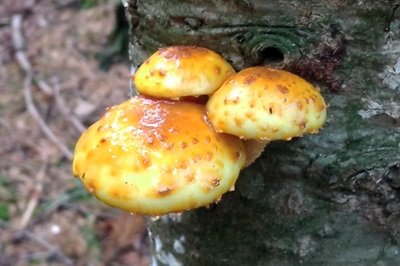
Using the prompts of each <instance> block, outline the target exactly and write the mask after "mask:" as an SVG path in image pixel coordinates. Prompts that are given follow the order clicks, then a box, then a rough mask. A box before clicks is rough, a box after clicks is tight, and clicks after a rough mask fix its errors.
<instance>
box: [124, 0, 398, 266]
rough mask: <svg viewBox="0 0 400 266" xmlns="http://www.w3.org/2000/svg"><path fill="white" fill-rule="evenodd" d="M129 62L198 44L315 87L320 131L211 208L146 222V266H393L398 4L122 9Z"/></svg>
mask: <svg viewBox="0 0 400 266" xmlns="http://www.w3.org/2000/svg"><path fill="white" fill-rule="evenodd" d="M127 4H128V5H127V13H128V14H129V19H130V22H131V41H130V55H131V62H132V64H133V65H134V66H138V65H140V64H141V63H142V62H143V61H144V60H145V59H146V58H147V57H148V56H149V55H150V54H151V53H153V52H154V51H155V50H156V49H157V48H159V47H163V46H168V45H176V44H187V45H198V46H204V47H208V48H211V49H212V50H215V51H217V52H219V53H220V54H222V55H223V56H224V57H225V58H226V59H227V60H229V62H231V63H232V65H233V66H234V67H235V68H236V70H240V69H242V68H244V67H247V66H253V65H272V66H275V67H279V68H284V69H288V70H290V71H292V72H295V73H298V74H300V75H302V76H303V77H304V78H306V79H308V80H309V81H310V82H312V83H314V84H316V85H318V86H320V88H321V92H322V94H323V95H324V96H325V98H326V99H327V102H328V104H329V108H328V119H327V123H326V126H325V127H324V129H323V130H321V131H320V132H319V134H316V135H310V136H305V137H303V138H301V139H294V140H292V141H290V142H274V143H272V144H270V145H269V146H267V148H266V150H265V151H264V153H263V155H262V157H261V158H259V159H258V160H257V161H256V162H255V163H254V164H253V165H251V166H250V167H248V168H247V169H245V170H244V171H242V173H241V175H240V177H239V179H238V181H237V185H236V190H235V191H234V192H230V193H227V194H225V195H224V196H223V198H222V201H221V202H220V203H218V204H214V205H212V206H210V207H209V208H200V209H196V210H193V211H188V212H185V213H183V214H181V215H176V214H171V215H165V216H163V217H161V218H160V219H159V220H157V221H150V220H149V223H148V226H149V232H150V238H151V244H152V251H153V258H152V261H153V264H152V265H191V266H193V265H400V195H399V188H400V7H399V5H400V2H399V1H393V0H375V1H369V0H359V1H355V0H353V1H351V0H331V1H327V0H326V1H320V0H310V1H301V0H280V1H278V0H276V1H272V0H270V1H267V0H264V1H263V0H236V1H235V0H225V1H223V0H213V1H205V0H203V1H202V0H185V1H182V0H169V1H160V0H146V1H134V0H130V1H129V0H128V2H127Z"/></svg>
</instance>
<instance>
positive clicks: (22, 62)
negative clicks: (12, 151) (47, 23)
mask: <svg viewBox="0 0 400 266" xmlns="http://www.w3.org/2000/svg"><path fill="white" fill-rule="evenodd" d="M22 18H23V17H22V15H21V14H16V15H14V16H13V17H12V18H11V29H12V37H13V43H14V49H15V59H16V60H17V62H18V64H19V66H20V67H21V69H22V70H23V71H24V72H25V79H24V91H23V92H24V97H25V104H26V107H27V109H28V111H29V113H30V114H31V115H32V117H33V118H34V119H35V120H36V122H37V123H38V125H39V127H40V129H41V130H42V132H43V133H44V134H45V135H46V136H47V138H48V139H50V140H51V141H52V142H53V143H54V144H55V145H56V146H57V147H58V148H59V149H60V151H61V152H62V153H63V155H64V156H65V157H66V158H67V159H68V160H70V161H71V160H72V157H73V155H72V152H71V151H70V150H69V149H68V147H67V146H66V145H65V144H64V143H62V142H61V141H60V139H59V138H58V137H57V136H56V135H55V134H54V133H53V131H52V130H51V129H50V128H49V127H48V126H47V124H46V122H45V121H44V120H43V118H42V117H41V115H40V114H39V111H38V110H37V108H36V106H35V104H34V102H33V99H32V92H31V87H32V81H33V78H34V74H33V70H32V66H31V63H30V62H29V60H28V57H27V56H26V54H25V52H24V49H23V48H24V38H23V36H22V32H21V25H22Z"/></svg>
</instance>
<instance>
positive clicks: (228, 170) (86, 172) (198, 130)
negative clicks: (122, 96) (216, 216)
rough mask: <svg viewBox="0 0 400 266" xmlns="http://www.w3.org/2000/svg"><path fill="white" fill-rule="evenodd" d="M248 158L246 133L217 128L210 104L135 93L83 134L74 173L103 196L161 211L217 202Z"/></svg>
mask: <svg viewBox="0 0 400 266" xmlns="http://www.w3.org/2000/svg"><path fill="white" fill-rule="evenodd" d="M244 162H245V151H244V146H243V143H242V142H241V140H240V139H239V138H237V137H235V136H231V135H227V134H217V133H216V132H215V131H214V130H213V129H212V128H211V126H210V125H209V123H208V121H207V117H206V111H205V106H204V105H200V104H196V103H192V102H182V101H170V100H159V99H151V98H145V97H142V96H136V97H133V98H132V99H130V100H128V101H126V102H124V103H122V104H120V105H116V106H113V107H111V108H109V109H108V111H107V112H106V113H105V114H104V115H103V117H102V118H101V119H100V120H98V121H97V122H95V123H94V124H93V125H92V126H90V127H89V129H88V130H87V131H86V132H84V133H83V135H82V136H81V137H80V139H79V140H78V142H77V144H76V148H75V155H74V160H73V173H74V175H75V176H77V177H79V178H80V179H81V180H82V182H83V184H84V185H85V187H86V188H87V189H88V191H89V192H90V193H92V194H93V195H95V196H96V197H97V198H98V199H99V200H101V201H103V202H104V203H107V204H109V205H111V206H115V207H118V208H120V209H123V210H126V211H128V212H132V213H138V214H148V215H162V214H165V213H170V212H182V211H185V210H188V209H193V208H197V207H200V206H207V205H209V204H211V203H213V202H215V201H218V200H219V198H220V197H221V195H222V194H224V193H225V192H227V191H229V190H230V189H231V188H233V186H234V184H235V182H236V179H237V178H238V176H239V171H240V170H241V168H242V167H243V165H244Z"/></svg>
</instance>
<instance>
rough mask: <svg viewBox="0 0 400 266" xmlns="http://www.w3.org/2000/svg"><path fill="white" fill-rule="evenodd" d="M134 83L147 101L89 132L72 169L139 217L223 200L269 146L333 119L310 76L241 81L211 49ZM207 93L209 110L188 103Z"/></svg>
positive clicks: (154, 61)
mask: <svg viewBox="0 0 400 266" xmlns="http://www.w3.org/2000/svg"><path fill="white" fill-rule="evenodd" d="M134 83H135V86H136V89H137V90H138V93H139V96H134V97H132V98H131V99H129V100H128V101H126V102H124V103H122V104H119V105H115V106H113V107H110V108H108V110H107V111H106V113H105V114H104V115H103V117H101V118H100V119H99V120H98V121H97V122H95V123H94V124H93V125H92V126H90V127H89V128H88V129H87V130H86V131H85V132H84V133H83V134H82V136H81V137H80V138H79V140H78V142H77V144H76V147H75V153H74V159H73V167H72V168H73V174H74V175H75V176H77V177H78V178H80V179H81V181H82V182H83V184H84V186H85V187H86V188H87V190H88V191H89V192H90V193H92V194H93V195H95V196H96V197H97V198H98V199H99V200H101V201H103V202H104V203H106V204H108V205H111V206H114V207H118V208H120V209H123V210H126V211H128V212H132V213H138V214H145V215H153V216H156V215H163V214H167V213H171V212H182V211H185V210H189V209H193V208H197V207H201V206H208V205H209V204H211V203H213V202H217V201H219V199H220V198H221V196H222V195H223V194H224V193H226V192H227V191H230V190H233V188H234V185H235V182H236V180H237V178H238V176H239V173H240V170H241V169H243V168H244V167H246V166H247V165H249V164H250V163H251V162H252V161H254V160H255V159H256V158H257V157H258V156H259V155H260V154H261V152H262V150H263V149H264V147H265V145H266V143H268V142H269V141H273V140H278V139H285V140H289V139H291V138H293V137H298V136H301V135H303V134H305V133H314V132H317V131H318V129H319V128H320V127H321V126H322V124H323V123H324V121H325V118H326V104H325V102H324V100H323V98H322V96H321V95H320V93H319V91H318V90H317V89H316V88H315V87H313V86H312V85H311V84H310V83H308V82H307V81H305V80H303V79H302V78H300V77H297V76H295V75H293V74H290V73H289V72H286V71H283V70H276V69H271V68H266V67H253V68H248V69H244V70H242V71H240V72H239V73H236V74H235V71H234V70H233V68H232V67H231V66H230V65H229V64H228V63H227V62H226V61H225V60H224V59H223V58H222V57H221V56H220V55H218V54H216V53H215V52H213V51H210V50H208V49H206V48H200V47H194V46H172V47H166V48H162V49H159V50H158V51H157V52H156V53H154V54H153V55H152V56H151V57H150V58H149V59H147V60H146V61H145V62H144V63H143V64H142V66H141V67H140V68H139V69H138V71H137V72H136V74H135V76H134ZM204 95H205V96H206V98H208V97H210V99H209V101H208V102H207V103H206V104H200V102H201V101H199V100H194V101H193V99H191V100H190V101H188V98H187V97H194V98H195V99H198V98H197V97H200V96H204Z"/></svg>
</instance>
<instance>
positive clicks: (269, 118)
mask: <svg viewBox="0 0 400 266" xmlns="http://www.w3.org/2000/svg"><path fill="white" fill-rule="evenodd" d="M207 115H208V117H209V119H210V122H211V124H212V125H213V127H214V129H215V130H216V131H217V132H224V133H229V134H233V135H236V136H240V137H241V138H244V139H262V140H290V139H291V138H293V137H297V136H302V135H303V134H304V133H314V132H317V130H318V129H319V128H320V127H321V126H322V125H323V123H324V122H325V119H326V104H325V101H324V99H323V98H322V96H321V94H320V93H319V90H318V89H317V88H315V87H314V86H313V85H311V84H310V83H309V82H307V81H305V80H304V79H302V78H300V77H299V76H296V75H294V74H291V73H289V72H287V71H283V70H278V69H272V68H267V67H251V68H247V69H244V70H242V71H240V72H239V73H236V74H234V75H232V76H230V77H229V78H228V79H227V80H226V81H225V82H224V84H223V85H222V86H221V88H220V89H218V90H217V91H216V92H215V93H214V94H213V95H212V96H211V97H210V99H209V101H208V103H207Z"/></svg>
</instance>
